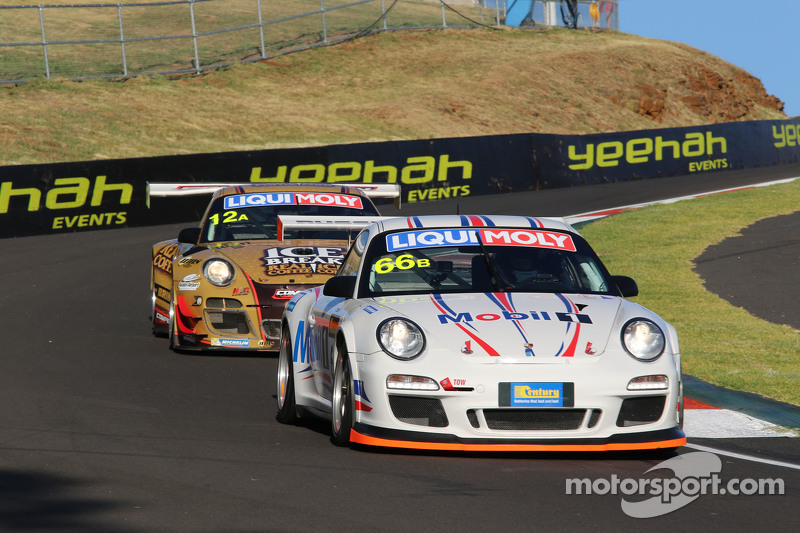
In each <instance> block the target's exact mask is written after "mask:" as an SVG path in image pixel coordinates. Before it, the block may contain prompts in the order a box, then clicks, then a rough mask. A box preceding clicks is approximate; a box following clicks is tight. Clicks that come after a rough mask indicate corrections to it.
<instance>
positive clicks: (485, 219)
mask: <svg viewBox="0 0 800 533" xmlns="http://www.w3.org/2000/svg"><path fill="white" fill-rule="evenodd" d="M375 225H376V226H377V229H378V231H379V232H385V231H395V230H402V229H405V230H409V229H418V228H473V227H494V226H497V227H506V228H527V229H552V230H557V231H569V232H572V233H578V232H577V231H575V229H574V228H573V227H572V226H570V225H569V224H567V223H566V222H565V221H564V219H563V218H553V217H548V218H542V217H525V216H515V215H425V216H418V217H393V218H385V219H382V220H380V221H379V222H376V223H375Z"/></svg>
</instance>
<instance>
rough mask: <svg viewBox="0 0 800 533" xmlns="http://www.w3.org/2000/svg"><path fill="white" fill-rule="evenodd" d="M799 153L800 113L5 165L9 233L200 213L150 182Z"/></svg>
mask: <svg viewBox="0 0 800 533" xmlns="http://www.w3.org/2000/svg"><path fill="white" fill-rule="evenodd" d="M798 162H800V121H798V120H784V121H753V122H734V123H726V124H717V125H710V126H697V127H688V128H670V129H660V130H640V131H629V132H617V133H602V134H594V135H582V136H581V135H550V134H516V135H496V136H486V137H460V138H448V139H428V140H418V141H397V142H378V143H358V144H343V145H332V146H320V147H312V148H291V149H277V150H260V151H252V152H228V153H213V154H196V155H180V156H163V157H150V158H138V159H117V160H100V161H81V162H73V163H58V164H50V165H18V166H5V167H0V237H21V236H28V235H37V234H45V233H62V232H73V231H87V230H97V229H111V228H121V227H129V226H144V225H155V224H168V223H177V222H195V221H197V220H199V219H200V217H201V215H202V212H203V210H204V209H205V206H206V204H207V203H208V196H205V195H200V196H195V197H177V198H155V197H150V195H149V193H148V190H149V189H148V184H149V183H246V182H253V183H323V182H324V183H365V184H366V183H399V184H400V185H401V187H402V191H403V192H402V194H403V198H402V200H403V202H404V203H407V202H426V201H436V200H441V199H444V198H458V197H463V196H475V195H486V194H498V193H506V192H517V191H531V190H541V189H552V188H558V187H575V186H582V185H591V184H599V183H610V182H623V181H630V180H641V179H654V178H660V177H667V176H684V175H696V176H697V179H698V180H702V179H703V176H704V175H707V173H710V172H719V171H723V170H733V169H744V168H753V167H761V166H769V165H781V164H794V163H798Z"/></svg>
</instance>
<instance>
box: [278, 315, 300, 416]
mask: <svg viewBox="0 0 800 533" xmlns="http://www.w3.org/2000/svg"><path fill="white" fill-rule="evenodd" d="M277 398H278V421H279V422H282V423H284V424H296V423H297V419H298V417H297V407H296V406H297V404H296V400H295V397H294V362H293V361H292V340H291V339H290V338H289V333H288V331H286V330H284V331H283V334H282V335H281V348H280V352H278V394H277Z"/></svg>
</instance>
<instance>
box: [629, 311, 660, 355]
mask: <svg viewBox="0 0 800 533" xmlns="http://www.w3.org/2000/svg"><path fill="white" fill-rule="evenodd" d="M622 345H623V346H624V347H625V350H627V351H628V353H629V354H631V355H632V356H634V357H635V358H636V359H639V360H640V361H652V360H654V359H658V357H659V356H660V355H661V354H662V353H664V346H665V340H664V332H663V331H661V328H659V327H658V326H657V325H656V324H655V323H654V322H651V321H650V320H647V319H646V318H634V319H633V320H630V321H628V323H627V324H625V327H624V328H622Z"/></svg>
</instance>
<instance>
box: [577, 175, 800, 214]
mask: <svg viewBox="0 0 800 533" xmlns="http://www.w3.org/2000/svg"><path fill="white" fill-rule="evenodd" d="M797 179H800V176H798V177H796V178H786V179H782V180H775V181H767V182H764V183H755V184H753V185H744V186H741V187H733V188H730V189H720V190H718V191H711V192H704V193H699V194H692V195H689V196H678V197H676V198H668V199H666V200H656V201H655V202H645V203H642V204H631V205H624V206H620V207H612V208H611V209H601V210H599V211H591V212H588V213H581V214H578V215H571V216H568V217H564V219H565V220H566V221H567V223H568V224H577V223H578V222H588V221H590V220H596V219H598V218H604V217H607V216H609V215H616V214H617V213H621V212H622V211H627V210H629V209H638V208H640V207H645V206H648V205H656V204H674V203H675V202H680V201H681V200H692V199H694V198H702V197H703V196H711V195H712V194H721V193H726V192H733V191H742V190H745V189H756V188H758V187H768V186H770V185H779V184H782V183H790V182H792V181H795V180H797Z"/></svg>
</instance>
